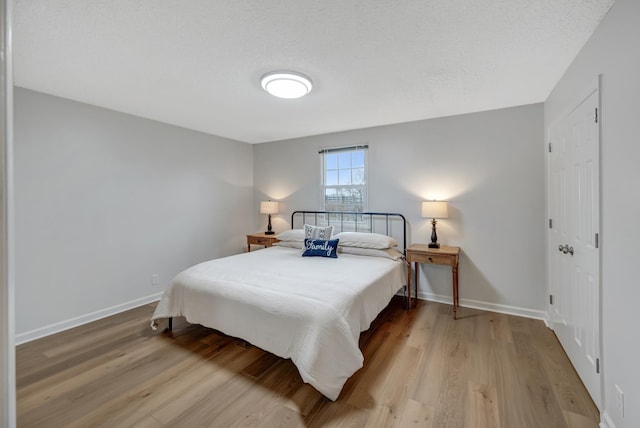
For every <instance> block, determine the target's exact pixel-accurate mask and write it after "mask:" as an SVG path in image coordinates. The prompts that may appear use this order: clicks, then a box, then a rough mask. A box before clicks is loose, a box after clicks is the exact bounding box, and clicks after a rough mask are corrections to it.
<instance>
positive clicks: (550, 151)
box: [549, 143, 551, 153]
mask: <svg viewBox="0 0 640 428" xmlns="http://www.w3.org/2000/svg"><path fill="white" fill-rule="evenodd" d="M549 153H551V143H549Z"/></svg>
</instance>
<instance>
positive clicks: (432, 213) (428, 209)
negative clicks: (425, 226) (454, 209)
mask: <svg viewBox="0 0 640 428" xmlns="http://www.w3.org/2000/svg"><path fill="white" fill-rule="evenodd" d="M422 217H424V218H447V217H449V212H448V210H447V203H446V202H444V201H425V202H423V203H422Z"/></svg>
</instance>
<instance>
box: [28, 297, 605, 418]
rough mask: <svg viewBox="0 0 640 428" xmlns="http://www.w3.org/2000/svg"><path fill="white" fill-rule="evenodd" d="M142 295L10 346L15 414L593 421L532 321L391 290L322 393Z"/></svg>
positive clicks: (288, 366)
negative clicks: (167, 317)
mask: <svg viewBox="0 0 640 428" xmlns="http://www.w3.org/2000/svg"><path fill="white" fill-rule="evenodd" d="M154 306H155V305H146V306H143V307H140V308H137V309H134V310H131V311H128V312H125V313H122V314H119V315H116V316H113V317H109V318H106V319H104V320H100V321H97V322H95V323H91V324H88V325H85V326H82V327H78V328H76V329H73V330H69V331H66V332H63V333H59V334H56V335H53V336H50V337H47V338H44V339H40V340H37V341H34V342H30V343H27V344H24V345H21V346H19V347H18V348H17V366H18V369H17V383H18V426H19V427H94V426H101V427H130V426H136V427H197V426H203V427H240V426H243V427H253V426H256V427H283V428H284V427H325V426H339V427H365V426H366V427H392V426H398V427H409V426H411V427H434V428H440V427H502V428H527V427H544V428H555V427H557V428H562V427H594V428H595V427H597V426H598V420H599V414H598V410H597V409H596V407H595V406H594V404H593V402H592V401H591V399H590V398H589V395H588V394H587V392H586V390H585V388H584V386H583V385H582V383H581V382H580V380H579V378H578V377H577V375H576V373H575V371H574V370H573V368H572V366H571V364H570V363H569V361H568V359H567V357H566V355H565V354H564V352H563V351H562V348H561V347H560V345H559V343H558V341H557V340H556V337H555V336H554V334H553V332H551V331H550V330H548V329H547V328H546V327H545V326H544V324H543V323H542V322H541V321H536V320H530V319H526V318H519V317H515V316H508V315H501V314H496V313H491V312H483V311H477V310H472V309H468V308H461V310H460V312H459V315H460V319H458V320H456V321H454V320H453V319H452V317H451V307H450V306H448V305H442V304H438V303H432V302H424V301H419V302H418V306H417V307H416V309H414V310H412V311H410V312H407V311H405V310H404V309H403V307H402V301H399V300H393V301H392V302H391V304H390V305H389V307H388V308H387V309H386V310H385V311H383V313H382V314H381V315H380V316H379V317H378V319H377V320H376V321H375V322H374V326H373V328H371V329H369V330H368V331H366V332H364V333H363V334H362V335H361V349H362V350H363V353H364V356H365V363H364V367H363V368H362V369H360V370H359V371H358V372H356V373H355V374H354V375H353V376H352V377H351V378H350V379H349V381H348V382H347V384H346V385H345V387H344V389H343V391H342V393H341V395H340V397H339V399H338V400H337V401H335V402H331V401H329V400H327V399H326V398H324V397H323V396H322V395H320V394H319V393H318V392H317V391H316V390H314V389H313V388H312V387H311V386H309V385H306V384H304V383H302V380H301V378H300V376H299V374H298V372H297V370H296V368H295V366H294V365H293V363H292V362H291V361H290V360H284V359H282V358H278V357H275V356H273V355H271V354H269V353H266V352H264V351H262V350H260V349H257V348H255V347H253V346H248V345H247V346H245V344H244V343H243V342H242V341H240V340H238V339H233V338H230V337H226V336H224V335H222V334H220V333H217V332H215V331H214V330H211V329H208V328H204V327H201V326H197V325H189V324H188V323H186V322H185V321H183V320H180V319H178V320H175V322H174V330H173V332H172V333H167V332H157V331H152V330H151V328H150V327H149V319H150V316H151V313H152V311H153V308H154Z"/></svg>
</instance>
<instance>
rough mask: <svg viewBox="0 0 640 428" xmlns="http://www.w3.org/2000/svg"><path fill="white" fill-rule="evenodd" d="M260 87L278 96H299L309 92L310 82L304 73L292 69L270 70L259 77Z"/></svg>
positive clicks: (290, 97) (291, 97) (289, 97)
mask: <svg viewBox="0 0 640 428" xmlns="http://www.w3.org/2000/svg"><path fill="white" fill-rule="evenodd" d="M260 81H261V83H262V88H263V89H264V90H265V91H267V92H268V93H270V94H271V95H273V96H274V97H278V98H287V99H293V98H300V97H304V96H305V95H307V94H308V93H309V92H311V88H312V84H311V79H309V78H308V77H307V76H305V75H304V74H300V73H296V72H293V71H272V72H270V73H267V74H265V75H264V76H262V79H260Z"/></svg>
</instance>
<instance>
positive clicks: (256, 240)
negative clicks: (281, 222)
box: [247, 232, 280, 252]
mask: <svg viewBox="0 0 640 428" xmlns="http://www.w3.org/2000/svg"><path fill="white" fill-rule="evenodd" d="M276 242H280V240H279V239H277V238H276V235H267V234H266V233H264V232H261V233H252V234H251V235H247V252H251V245H264V247H265V248H267V247H270V246H272V245H273V244H275V243H276Z"/></svg>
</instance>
